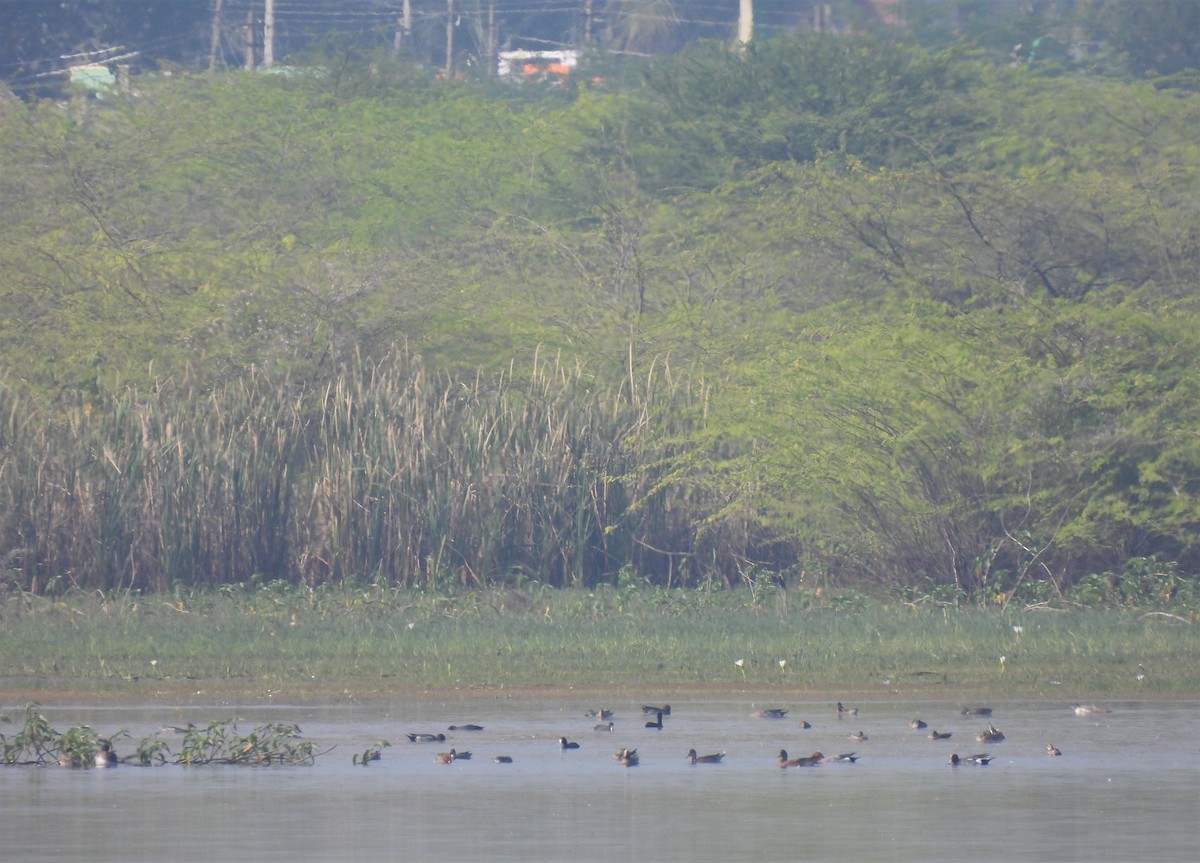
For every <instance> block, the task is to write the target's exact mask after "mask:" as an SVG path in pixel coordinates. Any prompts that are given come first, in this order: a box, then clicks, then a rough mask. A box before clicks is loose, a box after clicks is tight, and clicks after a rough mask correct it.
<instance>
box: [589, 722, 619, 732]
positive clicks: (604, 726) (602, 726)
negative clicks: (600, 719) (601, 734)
mask: <svg viewBox="0 0 1200 863" xmlns="http://www.w3.org/2000/svg"><path fill="white" fill-rule="evenodd" d="M614 728H616V726H615V725H613V724H612V723H611V722H609V723H607V724H603V723H601V724H600V725H593V726H592V731H612V730H613V729H614Z"/></svg>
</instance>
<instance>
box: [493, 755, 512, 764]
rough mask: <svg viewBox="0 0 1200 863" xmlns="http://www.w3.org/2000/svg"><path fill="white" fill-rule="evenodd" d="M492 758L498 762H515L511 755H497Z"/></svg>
mask: <svg viewBox="0 0 1200 863" xmlns="http://www.w3.org/2000/svg"><path fill="white" fill-rule="evenodd" d="M492 760H493V761H495V762H496V763H497V764H512V763H513V760H512V756H511V755H497V756H496V757H495V758H493V759H492Z"/></svg>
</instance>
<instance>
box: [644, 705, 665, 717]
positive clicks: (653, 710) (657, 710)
mask: <svg viewBox="0 0 1200 863" xmlns="http://www.w3.org/2000/svg"><path fill="white" fill-rule="evenodd" d="M642 713H645V714H647V715H649V716H653V715H654V714H656V713H661V714H662V715H663V716H670V715H671V705H669V704H664V705H663V706H662V707H655V706H654V705H651V704H643V705H642Z"/></svg>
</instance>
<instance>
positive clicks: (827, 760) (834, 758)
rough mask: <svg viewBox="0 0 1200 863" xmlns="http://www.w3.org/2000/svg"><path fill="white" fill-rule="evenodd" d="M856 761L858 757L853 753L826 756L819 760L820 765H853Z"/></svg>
mask: <svg viewBox="0 0 1200 863" xmlns="http://www.w3.org/2000/svg"><path fill="white" fill-rule="evenodd" d="M857 760H858V756H857V755H856V754H854V753H853V752H843V753H841V754H840V755H826V756H824V757H822V758H821V763H822V764H837V763H839V762H840V763H843V764H853V763H854V762H855V761H857Z"/></svg>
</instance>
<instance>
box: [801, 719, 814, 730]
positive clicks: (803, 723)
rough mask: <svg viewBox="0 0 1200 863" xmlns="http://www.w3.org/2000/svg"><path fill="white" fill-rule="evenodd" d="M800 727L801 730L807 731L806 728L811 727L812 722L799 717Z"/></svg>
mask: <svg viewBox="0 0 1200 863" xmlns="http://www.w3.org/2000/svg"><path fill="white" fill-rule="evenodd" d="M800 727H801V728H802V729H803V730H805V731H808V729H810V728H812V723H811V722H807V721H805V720H803V719H801V720H800Z"/></svg>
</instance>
